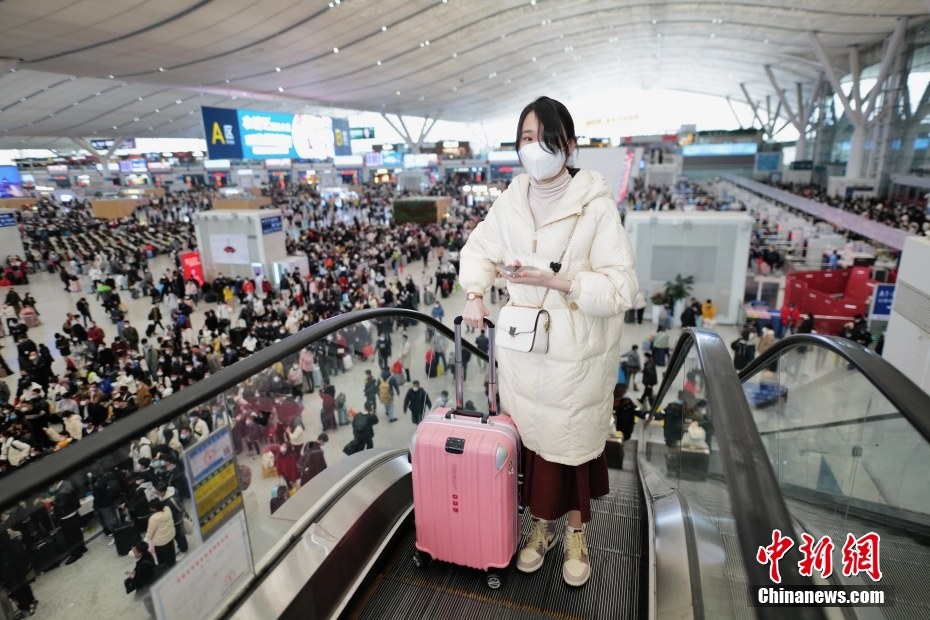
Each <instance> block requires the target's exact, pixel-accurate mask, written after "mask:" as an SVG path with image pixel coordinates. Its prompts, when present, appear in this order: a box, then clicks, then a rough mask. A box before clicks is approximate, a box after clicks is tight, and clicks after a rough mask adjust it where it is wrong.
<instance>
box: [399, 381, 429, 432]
mask: <svg viewBox="0 0 930 620" xmlns="http://www.w3.org/2000/svg"><path fill="white" fill-rule="evenodd" d="M432 406H433V404H432V403H431V402H430V399H429V394H427V393H426V390H424V389H422V388H421V387H420V382H419V381H414V382H413V385H412V386H411V387H410V389H409V390H407V395H406V396H404V413H407V412H408V411H409V412H410V420H411V421H412V422H413V423H414V424H419V423H420V420H422V419H423V414H425V413H426V412H428V411H429V410H430V407H432Z"/></svg>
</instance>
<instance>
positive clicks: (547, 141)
mask: <svg viewBox="0 0 930 620" xmlns="http://www.w3.org/2000/svg"><path fill="white" fill-rule="evenodd" d="M530 112H533V113H535V114H536V119H537V120H538V121H539V124H540V125H542V140H541V142H542V143H543V144H544V145H545V147H546V149H547V150H548V151H550V152H552V153H555V152H556V151H558V150H561V151H562V153H564V154H565V155H566V156H567V155H568V154H569V151H571V147H572V143H574V142H575V141H576V137H575V121H573V120H572V115H571V114H569V112H568V108H566V107H565V105H564V104H562V103H561V102H560V101H556V100H555V99H550V98H549V97H540V98H539V99H537V100H536V101H534V102H533V103H531V104H529V105H528V106H526V107H525V108H523V111H522V112H520V121H519V122H518V123H517V142H516V148H517V152H518V153H519V151H520V138H521V137H522V136H521V135H520V134H521V132H522V130H523V122H524V121H525V120H526V117H527V115H528V114H529V113H530Z"/></svg>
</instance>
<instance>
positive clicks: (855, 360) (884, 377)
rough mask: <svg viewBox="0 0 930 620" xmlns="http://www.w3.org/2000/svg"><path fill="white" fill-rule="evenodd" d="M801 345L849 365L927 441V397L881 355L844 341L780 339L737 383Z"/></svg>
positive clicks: (929, 427)
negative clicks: (837, 357)
mask: <svg viewBox="0 0 930 620" xmlns="http://www.w3.org/2000/svg"><path fill="white" fill-rule="evenodd" d="M801 346H814V347H819V348H821V349H826V350H828V351H830V352H832V353H835V354H837V355H839V356H840V357H842V358H843V359H844V360H846V361H847V362H848V363H849V364H852V366H853V368H854V369H855V370H857V371H858V372H859V374H861V375H862V376H864V377H865V378H866V379H868V381H869V382H870V383H871V384H872V385H873V386H874V387H875V388H876V389H877V390H878V391H879V392H881V394H882V395H883V396H884V397H885V398H887V399H888V402H890V403H891V404H892V405H894V407H895V408H896V409H897V410H898V412H900V414H901V415H902V416H904V417H905V418H906V419H907V420H908V422H910V423H911V425H913V426H914V428H916V429H917V431H918V432H919V433H920V434H921V435H922V436H923V437H924V439H926V440H927V441H930V395H928V394H927V393H926V392H924V391H923V390H922V389H920V387H919V386H917V385H916V384H915V383H914V382H913V381H911V380H910V379H908V378H907V376H906V375H905V374H904V373H903V372H901V371H900V370H898V369H897V368H895V367H894V366H892V365H891V363H890V362H889V361H888V360H886V359H885V358H883V357H882V356H881V355H879V354H877V353H875V352H874V351H872V350H871V349H868V348H866V347H864V346H862V345H861V344H859V343H858V342H853V341H852V340H849V339H847V338H841V337H839V336H827V335H825V334H795V335H793V336H789V337H787V338H784V339H783V340H779V341H777V342H776V343H775V344H773V345H772V347H771V348H769V349H767V350H766V351H765V353H763V354H761V355H759V356H758V357H756V358H755V359H754V360H752V361H751V362H750V363H749V364H748V365H747V366H746V367H745V368H743V369H742V370H741V371H740V372H739V378H740V381H741V382H745V381H746V380H747V379H749V378H750V377H751V376H753V375H754V374H756V373H757V372H759V371H760V370H762V369H764V368H766V367H767V366H769V365H771V364H772V362H774V361H775V360H776V359H777V358H778V357H780V356H781V355H783V354H784V353H785V352H787V351H789V350H791V349H795V348H797V347H801Z"/></svg>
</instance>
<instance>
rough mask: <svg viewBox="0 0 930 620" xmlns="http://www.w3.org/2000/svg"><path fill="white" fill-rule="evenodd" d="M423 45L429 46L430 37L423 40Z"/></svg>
mask: <svg viewBox="0 0 930 620" xmlns="http://www.w3.org/2000/svg"><path fill="white" fill-rule="evenodd" d="M423 45H425V46H426V47H429V39H427V40H426V41H423Z"/></svg>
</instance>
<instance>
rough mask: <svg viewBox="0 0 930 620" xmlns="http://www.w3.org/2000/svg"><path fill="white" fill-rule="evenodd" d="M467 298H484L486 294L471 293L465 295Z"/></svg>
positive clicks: (469, 299)
mask: <svg viewBox="0 0 930 620" xmlns="http://www.w3.org/2000/svg"><path fill="white" fill-rule="evenodd" d="M465 299H467V300H468V301H471V300H472V299H484V295H482V294H481V293H469V294H468V295H466V296H465Z"/></svg>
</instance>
